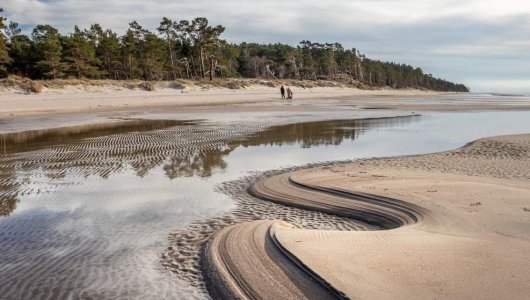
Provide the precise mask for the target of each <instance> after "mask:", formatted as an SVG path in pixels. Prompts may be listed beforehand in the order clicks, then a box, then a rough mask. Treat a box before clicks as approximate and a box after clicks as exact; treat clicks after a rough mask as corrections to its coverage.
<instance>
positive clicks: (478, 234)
mask: <svg viewBox="0 0 530 300" xmlns="http://www.w3.org/2000/svg"><path fill="white" fill-rule="evenodd" d="M528 170H530V135H529V134H526V135H512V136H501V137H493V138H485V139H480V140H477V141H475V142H473V143H471V144H469V145H467V146H465V147H463V148H461V149H457V150H454V151H448V152H443V153H435V154H429V155H421V156H410V157H398V158H388V159H375V160H368V161H363V162H355V163H348V164H341V165H333V166H326V167H318V168H311V169H305V170H301V171H295V172H291V173H288V174H281V175H277V176H273V177H270V178H268V179H265V180H264V181H261V182H258V183H256V184H255V185H254V186H253V187H252V189H251V193H253V194H255V195H256V196H258V197H260V198H264V199H268V200H272V201H275V202H280V203H284V204H287V205H289V204H291V205H295V206H298V207H305V208H307V209H313V210H323V211H327V212H333V211H335V212H337V213H338V214H342V215H348V214H353V217H355V218H358V219H361V220H363V221H366V222H369V223H372V224H373V225H379V226H380V227H381V229H387V230H376V231H364V232H363V231H334V230H308V229H299V228H294V227H293V226H292V225H290V224H288V223H286V222H283V221H275V222H269V223H268V225H267V226H268V227H269V230H268V231H266V230H264V229H263V228H262V229H261V232H265V233H266V234H262V235H259V234H256V232H255V231H253V232H252V237H253V239H254V240H262V239H263V236H265V235H268V237H271V241H272V246H275V247H276V248H278V249H281V251H282V252H283V253H284V255H285V256H286V257H288V258H290V260H291V264H290V265H289V264H286V263H285V261H284V262H283V263H282V268H284V270H291V271H289V272H287V273H289V274H290V273H292V272H293V271H292V269H303V270H305V271H306V272H305V273H303V275H300V276H305V278H304V279H303V281H307V280H310V279H312V280H313V282H314V283H313V285H311V288H312V289H315V286H320V287H321V288H322V289H323V290H325V291H328V292H331V293H333V294H334V295H338V296H341V295H342V296H346V297H348V298H351V299H407V298H408V299H410V298H414V299H424V298H434V299H499V298H509V299H526V298H527V297H528V295H529V293H530V272H529V271H528V270H530V185H529V182H530V172H529V171H528ZM375 195H377V196H375ZM387 197H388V198H387ZM374 215H376V216H377V218H375V219H374V218H372V216H374ZM385 220H387V221H385ZM251 224H252V223H247V224H246V225H245V224H242V225H241V224H240V225H237V226H239V227H241V228H250V226H251ZM252 226H254V225H252ZM260 226H264V225H263V223H260ZM229 228H230V227H229ZM230 231H232V230H231V229H225V230H224V231H222V232H220V233H218V234H216V235H215V236H214V238H212V239H211V241H219V240H223V242H224V243H225V244H229V245H232V246H231V247H230V248H228V247H225V248H223V250H222V251H219V248H215V243H212V242H210V243H209V245H210V246H209V248H208V249H209V251H206V253H205V255H204V259H205V260H208V261H210V262H211V259H210V258H212V257H217V258H218V260H217V262H219V261H222V257H223V256H224V255H229V256H230V257H237V255H238V254H239V253H238V252H239V251H241V249H239V248H238V247H236V246H233V245H236V244H237V243H239V244H241V245H244V244H245V243H248V239H249V236H250V234H245V233H244V232H243V230H239V231H240V232H239V234H236V235H227V234H225V233H226V232H230ZM247 231H248V230H247ZM265 244H267V243H265ZM272 246H271V245H270V244H269V245H268V246H267V247H272ZM244 248H245V249H247V250H248V249H249V248H248V247H244ZM255 251H257V250H255ZM250 252H253V251H250ZM246 255H247V256H248V255H252V253H246ZM219 257H221V259H219ZM256 257H259V256H256ZM269 259H271V257H269ZM272 260H273V261H274V257H272ZM268 263H270V260H269V262H268ZM238 268H242V269H245V270H247V273H245V276H239V274H240V273H239V269H238ZM248 268H250V267H249V266H244V265H237V264H236V265H234V264H224V263H217V265H216V264H213V265H210V266H209V268H208V270H210V271H211V270H212V269H217V270H226V269H229V270H230V272H228V273H224V274H223V276H211V272H210V273H206V274H207V276H206V277H207V279H209V280H210V284H216V282H219V281H223V282H225V283H226V282H230V280H229V279H230V278H231V279H232V280H233V279H234V278H235V280H233V281H232V283H230V284H228V285H225V286H224V287H225V288H226V289H228V290H230V291H232V295H235V296H240V297H255V296H259V297H263V298H267V299H272V298H274V297H276V296H277V295H276V294H275V293H272V292H268V291H270V290H273V289H274V288H273V286H274V285H269V284H268V282H266V281H260V280H259V278H262V277H263V276H265V277H267V276H272V275H270V274H272V273H270V272H269V271H267V270H262V269H253V270H252V272H248ZM269 270H270V268H269ZM276 272H278V271H276ZM208 274H210V275H208ZM227 274H228V275H227ZM287 278H290V279H291V281H286V280H285V279H284V282H286V284H293V285H295V286H296V287H298V288H299V289H302V291H304V288H308V287H309V286H307V285H303V284H300V282H299V280H301V279H300V278H299V277H298V278H293V277H289V276H287ZM249 282H254V283H257V284H258V286H259V290H254V289H252V284H250V285H249V286H250V287H251V288H250V289H249V288H248V286H247V288H246V289H244V290H242V289H241V286H242V285H243V286H245V285H246V284H249ZM227 287H228V288H227ZM247 291H250V292H249V293H247ZM257 291H265V292H263V293H261V294H260V293H259V292H257ZM285 295H290V296H292V297H294V298H304V296H297V295H296V294H294V293H293V294H285ZM306 295H307V294H306ZM305 298H312V297H311V296H309V297H307V296H305Z"/></svg>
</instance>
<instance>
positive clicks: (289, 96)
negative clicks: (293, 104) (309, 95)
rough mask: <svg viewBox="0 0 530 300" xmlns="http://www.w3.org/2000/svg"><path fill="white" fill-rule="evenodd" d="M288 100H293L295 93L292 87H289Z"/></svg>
mask: <svg viewBox="0 0 530 300" xmlns="http://www.w3.org/2000/svg"><path fill="white" fill-rule="evenodd" d="M287 99H289V100H293V91H291V88H290V87H287Z"/></svg>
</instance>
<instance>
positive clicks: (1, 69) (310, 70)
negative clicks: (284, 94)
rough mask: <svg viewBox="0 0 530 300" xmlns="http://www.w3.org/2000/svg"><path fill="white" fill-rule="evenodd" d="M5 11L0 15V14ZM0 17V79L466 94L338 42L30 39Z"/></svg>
mask: <svg viewBox="0 0 530 300" xmlns="http://www.w3.org/2000/svg"><path fill="white" fill-rule="evenodd" d="M2 11H3V10H2V9H1V8H0V13H1V12H2ZM6 22H7V20H6V18H4V17H1V16H0V77H5V76H8V75H10V74H13V75H19V76H25V77H29V78H32V79H57V78H88V79H114V80H120V79H141V80H175V79H177V78H209V79H210V80H211V79H214V78H215V77H223V78H226V77H245V78H275V79H299V80H338V81H343V82H344V81H347V82H350V83H359V84H363V85H366V86H369V87H392V88H424V89H430V90H437V91H459V92H467V91H469V89H468V88H467V87H466V86H464V85H462V84H455V83H452V82H449V81H447V80H443V79H439V78H435V77H433V76H432V75H431V74H424V72H423V70H422V69H420V68H414V67H412V66H410V65H405V64H396V63H392V62H382V61H378V60H373V59H369V58H367V57H366V56H365V55H362V54H361V53H360V52H359V51H358V50H357V49H355V48H352V49H346V48H344V47H343V46H342V45H341V44H340V43H337V42H335V43H315V42H311V41H307V40H304V41H301V42H300V43H299V44H298V45H297V46H291V45H286V44H280V43H276V44H256V43H244V42H243V43H241V44H234V43H229V42H227V41H225V40H223V39H222V38H221V35H222V34H223V33H224V31H225V27H224V26H222V25H215V26H214V25H211V24H210V23H209V21H208V19H206V18H203V17H199V18H195V19H193V20H180V21H174V20H173V19H170V18H167V17H164V18H162V20H161V22H160V26H159V27H158V28H157V29H156V31H155V32H152V31H150V30H148V29H146V28H144V27H143V26H141V25H140V24H139V23H138V22H136V21H132V22H131V23H129V27H128V29H127V31H126V32H125V33H124V34H123V35H121V36H120V35H118V34H117V33H115V32H113V31H112V30H111V29H104V28H102V27H101V26H100V25H99V24H93V25H91V26H90V27H89V28H88V29H83V30H81V29H80V28H78V27H77V26H76V27H75V28H74V31H73V33H70V34H66V35H63V34H61V33H60V32H59V31H58V30H57V29H56V28H54V27H53V26H51V25H46V24H43V25H37V26H36V27H35V28H34V29H33V31H32V33H31V36H27V35H24V34H22V31H21V30H20V28H19V26H18V24H17V23H16V22H14V21H11V22H10V23H9V24H6Z"/></svg>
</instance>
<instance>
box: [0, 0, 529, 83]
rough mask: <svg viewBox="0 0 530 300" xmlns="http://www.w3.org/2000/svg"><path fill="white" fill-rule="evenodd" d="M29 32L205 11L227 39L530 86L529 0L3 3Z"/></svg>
mask: <svg viewBox="0 0 530 300" xmlns="http://www.w3.org/2000/svg"><path fill="white" fill-rule="evenodd" d="M0 6H1V7H3V8H4V10H5V13H4V15H5V16H7V18H8V19H9V20H14V21H16V22H18V23H20V24H21V25H22V26H23V28H24V29H25V30H26V31H27V32H30V31H31V29H32V28H33V27H34V26H35V25H36V24H50V25H53V26H55V27H57V28H59V29H60V31H61V32H63V33H67V32H71V31H73V27H74V25H79V26H80V27H81V28H85V27H88V26H90V24H93V23H99V24H101V25H102V26H103V27H104V28H111V29H113V30H115V31H117V32H118V33H120V34H122V33H123V32H125V30H126V28H127V26H128V23H129V22H131V21H132V20H136V21H138V22H139V23H140V24H141V25H143V26H144V27H146V28H148V29H150V30H153V31H154V30H155V29H156V27H157V26H158V23H159V22H160V20H161V19H162V17H168V18H171V19H173V20H182V19H192V18H195V17H199V16H200V17H207V18H208V19H209V20H210V23H212V24H213V25H217V24H221V25H224V26H226V28H227V30H226V32H225V34H223V37H224V38H225V39H226V40H227V41H229V42H242V41H246V42H262V43H274V42H282V43H288V44H291V45H297V44H298V43H299V42H300V41H301V40H311V41H314V42H317V41H318V42H335V41H336V42H339V43H341V44H342V45H343V46H345V47H346V48H353V47H355V48H357V49H358V50H360V51H361V52H362V53H363V54H366V56H367V57H370V58H373V59H379V60H385V61H394V62H397V63H406V64H410V65H413V66H415V67H421V68H422V69H423V70H424V72H425V73H431V74H433V75H434V76H436V77H441V78H444V79H447V80H450V81H453V82H458V83H464V84H466V85H467V86H469V87H470V88H471V90H472V91H474V92H499V93H530V1H528V0H503V1H499V0H496V1H492V0H397V1H389V0H304V1H302V0H290V1H285V0H260V1H250V0H249V1H244V0H191V1H190V0H171V1H156V0H112V1H110V0H2V1H1V3H0Z"/></svg>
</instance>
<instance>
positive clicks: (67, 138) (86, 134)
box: [0, 119, 196, 154]
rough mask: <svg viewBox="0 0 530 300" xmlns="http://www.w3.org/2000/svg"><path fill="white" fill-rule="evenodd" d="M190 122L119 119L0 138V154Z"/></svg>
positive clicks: (26, 132) (188, 123)
mask: <svg viewBox="0 0 530 300" xmlns="http://www.w3.org/2000/svg"><path fill="white" fill-rule="evenodd" d="M195 123H196V122H194V121H177V120H143V119H119V120H115V121H114V122H110V123H99V124H88V125H79V126H70V127H59V128H50V129H41V130H28V131H22V132H14V133H4V134H0V153H3V154H7V153H11V152H21V151H30V150H35V149H41V148H44V147H49V146H52V145H56V144H68V143H74V142H78V141H79V140H82V139H85V138H90V137H97V136H103V135H108V134H117V133H124V132H132V131H151V130H156V129H161V128H167V127H171V126H186V125H192V124H195Z"/></svg>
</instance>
